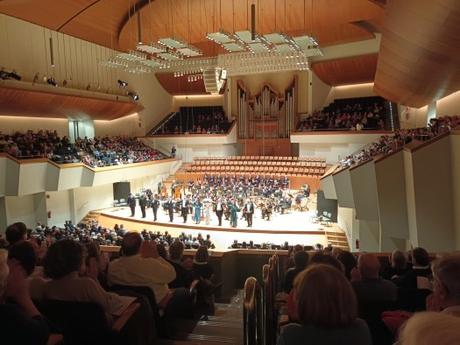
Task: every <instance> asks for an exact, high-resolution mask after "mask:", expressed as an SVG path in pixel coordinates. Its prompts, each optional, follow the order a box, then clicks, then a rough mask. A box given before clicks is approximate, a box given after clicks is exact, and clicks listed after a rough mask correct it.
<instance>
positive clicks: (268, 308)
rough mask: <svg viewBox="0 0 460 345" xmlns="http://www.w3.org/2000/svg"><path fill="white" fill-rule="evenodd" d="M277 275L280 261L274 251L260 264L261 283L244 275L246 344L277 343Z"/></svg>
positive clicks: (266, 344) (278, 277) (271, 344)
mask: <svg viewBox="0 0 460 345" xmlns="http://www.w3.org/2000/svg"><path fill="white" fill-rule="evenodd" d="M280 278H281V271H280V261H279V257H278V256H277V255H276V254H275V255H273V256H272V257H270V259H269V260H268V264H266V265H264V266H263V267H262V284H259V283H258V282H257V279H256V278H254V277H249V278H247V279H246V282H245V284H244V303H243V315H244V339H245V344H247V345H261V344H265V345H274V344H276V338H277V333H278V317H277V311H276V308H275V302H276V294H277V293H278V291H279V285H278V283H279V281H280V280H281V279H280Z"/></svg>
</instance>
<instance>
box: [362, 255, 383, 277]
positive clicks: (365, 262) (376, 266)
mask: <svg viewBox="0 0 460 345" xmlns="http://www.w3.org/2000/svg"><path fill="white" fill-rule="evenodd" d="M358 270H359V273H360V274H361V278H364V279H376V278H378V277H379V272H380V262H379V259H378V258H377V256H375V255H374V254H362V255H360V256H359V259H358Z"/></svg>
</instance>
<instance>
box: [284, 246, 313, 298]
mask: <svg viewBox="0 0 460 345" xmlns="http://www.w3.org/2000/svg"><path fill="white" fill-rule="evenodd" d="M308 259H309V256H308V253H307V252H305V251H303V250H302V251H298V252H296V253H295V254H294V267H293V268H290V269H288V270H287V271H286V273H285V275H284V284H283V289H284V292H286V293H290V292H291V290H292V287H293V284H294V279H295V277H297V275H298V274H299V273H300V272H302V271H303V270H304V269H305V268H306V267H307V265H308Z"/></svg>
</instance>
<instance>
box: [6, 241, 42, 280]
mask: <svg viewBox="0 0 460 345" xmlns="http://www.w3.org/2000/svg"><path fill="white" fill-rule="evenodd" d="M8 259H16V260H17V261H18V262H19V264H20V265H21V266H22V268H24V271H25V272H26V274H27V275H30V274H32V272H33V271H34V269H35V266H36V264H37V255H36V254H35V248H34V246H33V245H32V243H30V242H28V241H20V242H16V243H15V244H13V245H12V246H11V247H10V248H9V249H8Z"/></svg>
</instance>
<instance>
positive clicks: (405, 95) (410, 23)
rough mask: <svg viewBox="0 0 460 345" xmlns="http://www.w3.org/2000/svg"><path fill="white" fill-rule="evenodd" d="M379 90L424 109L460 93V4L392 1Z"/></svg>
mask: <svg viewBox="0 0 460 345" xmlns="http://www.w3.org/2000/svg"><path fill="white" fill-rule="evenodd" d="M386 13H387V14H386V17H385V23H384V28H383V36H382V41H381V46H380V55H379V61H378V65H377V72H376V75H375V91H376V92H377V93H379V94H380V95H381V96H383V97H385V98H387V99H390V100H392V101H394V102H398V103H402V104H404V105H407V106H413V107H421V106H424V105H426V104H429V103H431V102H433V101H434V100H437V99H440V98H442V97H444V96H446V95H448V94H450V93H452V92H455V91H457V90H459V89H460V67H459V64H458V59H459V58H458V57H459V56H460V38H459V35H458V33H459V32H460V2H459V1H453V0H451V1H444V0H431V1H417V0H405V1H390V2H388V3H387V4H386Z"/></svg>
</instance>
